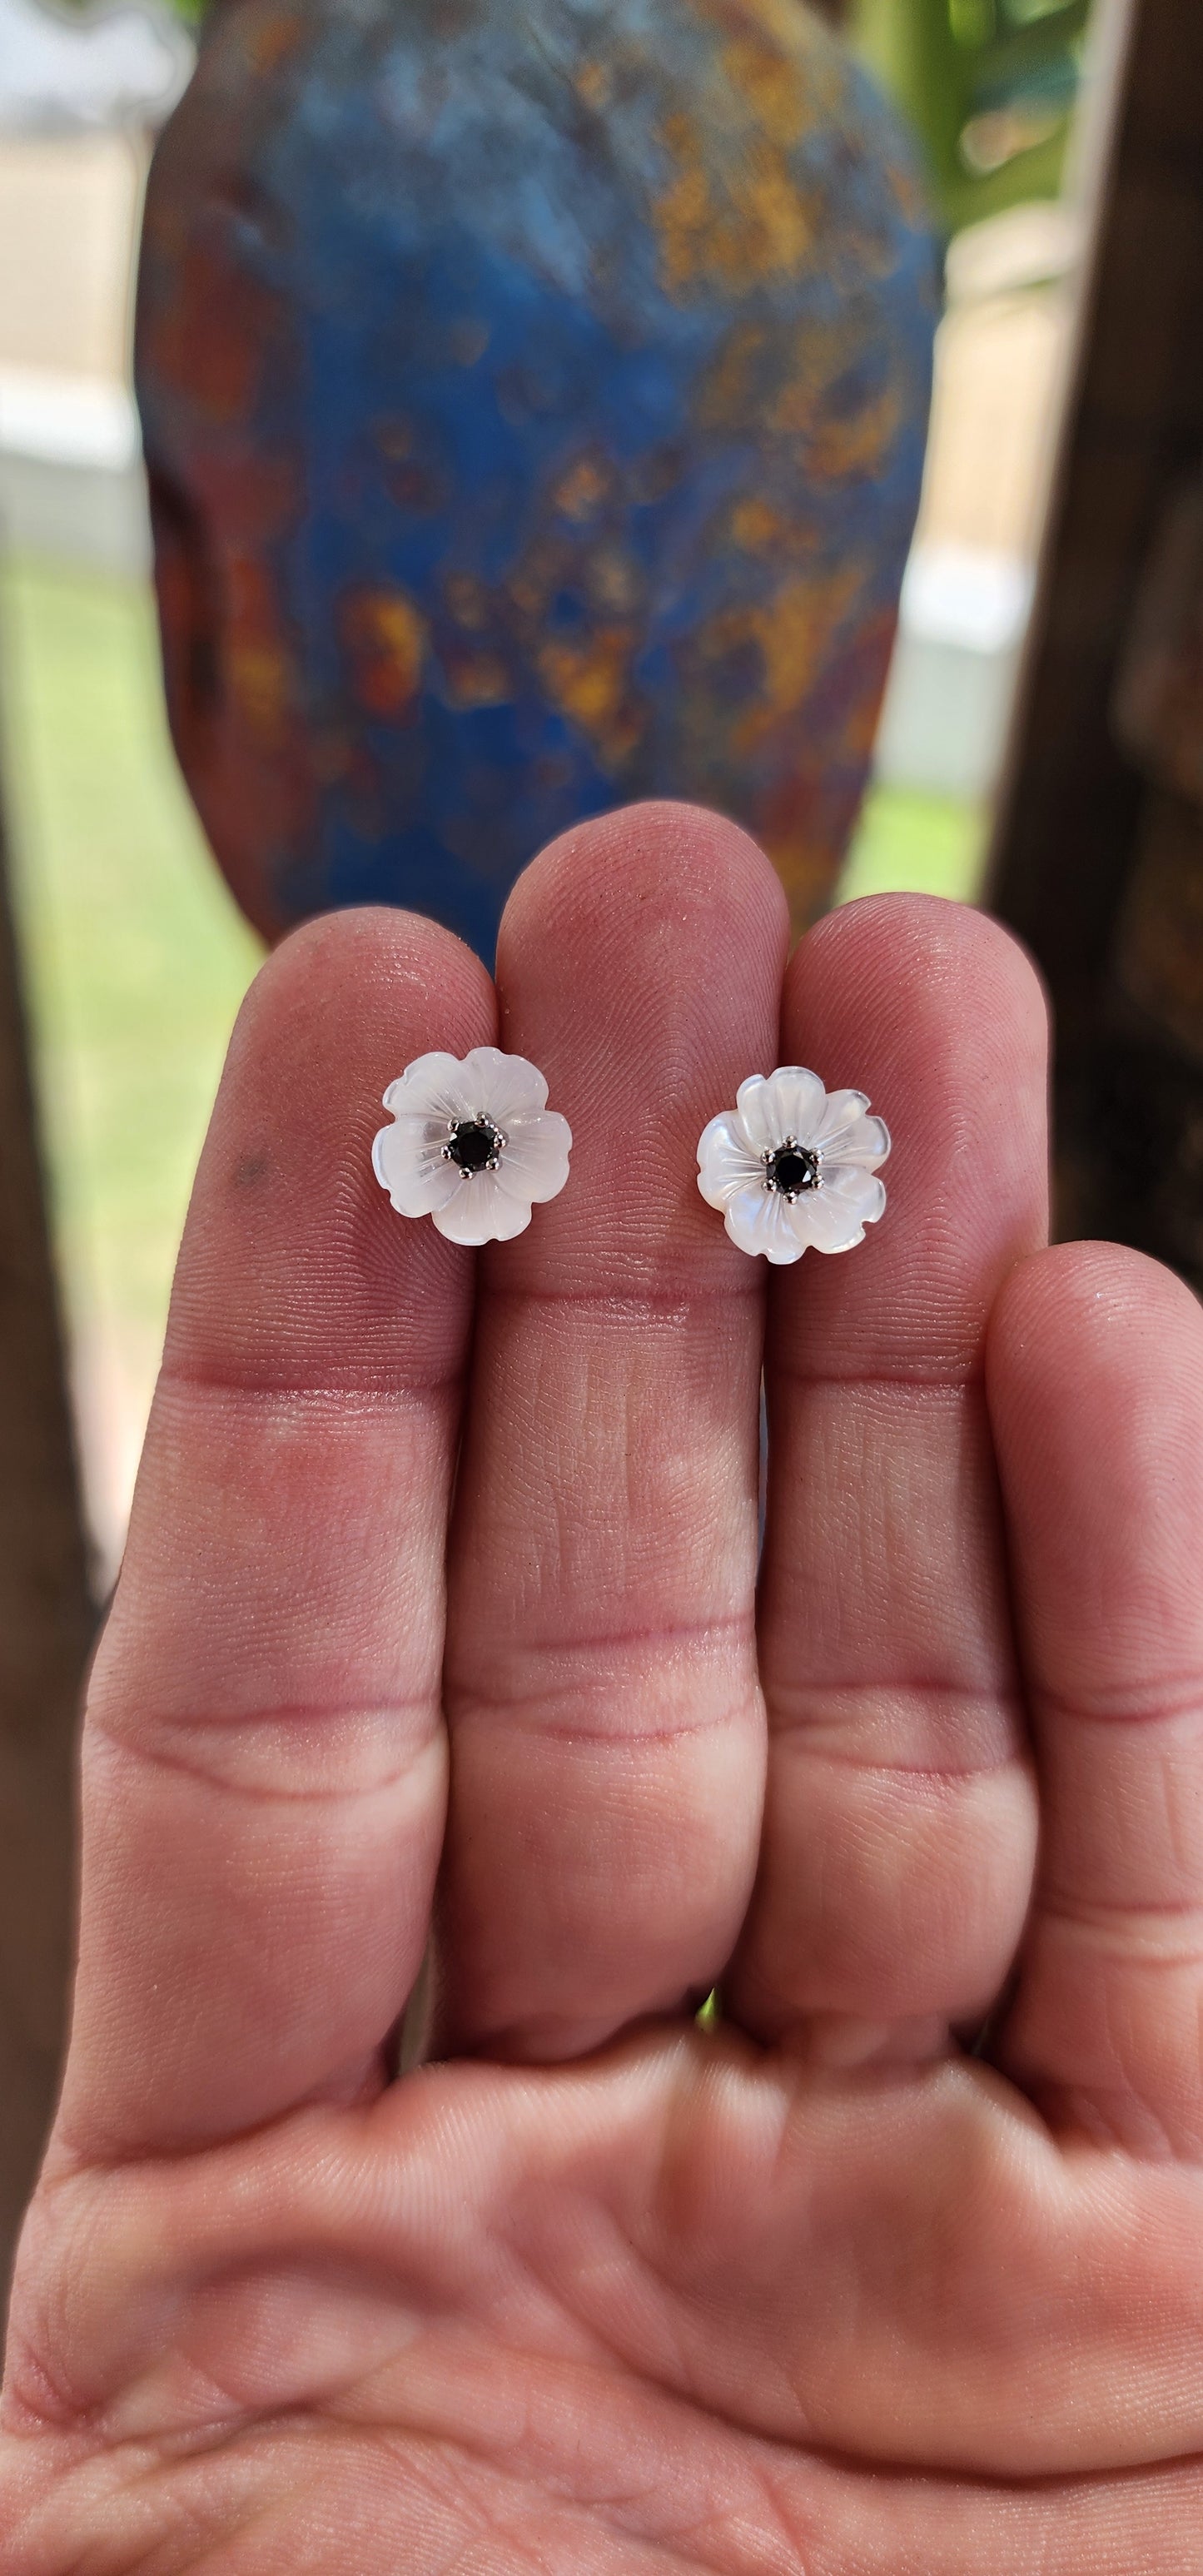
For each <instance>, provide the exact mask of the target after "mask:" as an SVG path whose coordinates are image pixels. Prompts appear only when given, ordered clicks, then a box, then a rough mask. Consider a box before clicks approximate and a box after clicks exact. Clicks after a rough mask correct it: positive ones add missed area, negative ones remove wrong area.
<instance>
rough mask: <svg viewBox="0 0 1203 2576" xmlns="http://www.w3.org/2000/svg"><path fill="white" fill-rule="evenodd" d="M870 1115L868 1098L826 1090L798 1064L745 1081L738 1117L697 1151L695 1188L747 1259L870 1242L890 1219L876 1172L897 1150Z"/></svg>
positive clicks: (718, 1122)
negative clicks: (870, 1229)
mask: <svg viewBox="0 0 1203 2576" xmlns="http://www.w3.org/2000/svg"><path fill="white" fill-rule="evenodd" d="M868 1112H869V1103H868V1101H867V1099H866V1098H865V1095H864V1092H863V1091H831V1092H828V1091H825V1090H824V1088H823V1085H822V1083H821V1082H820V1080H819V1077H818V1075H817V1073H808V1072H807V1071H806V1068H805V1066H803V1065H800V1064H783V1065H779V1066H778V1068H777V1071H776V1073H771V1074H769V1076H768V1078H767V1080H766V1078H765V1076H764V1074H762V1073H753V1074H750V1075H749V1077H748V1080H747V1081H746V1082H741V1084H740V1086H739V1090H738V1091H737V1093H736V1095H735V1107H734V1109H733V1110H732V1109H728V1110H724V1112H723V1113H722V1115H721V1116H720V1117H718V1118H712V1119H711V1121H710V1124H709V1126H708V1127H707V1128H706V1129H705V1130H704V1132H703V1134H702V1136H701V1138H700V1140H699V1144H698V1188H699V1189H700V1191H701V1193H702V1196H703V1198H704V1199H705V1200H706V1201H707V1203H708V1205H709V1206H710V1207H713V1208H719V1209H721V1211H722V1215H723V1219H724V1222H725V1224H726V1228H727V1232H728V1234H729V1235H730V1237H731V1241H732V1243H737V1244H738V1245H739V1249H740V1251H741V1252H751V1253H757V1252H762V1253H764V1255H765V1257H766V1259H767V1260H769V1261H773V1262H787V1261H800V1260H801V1258H802V1255H803V1253H804V1252H806V1251H808V1250H810V1249H812V1248H813V1250H814V1251H816V1252H850V1251H851V1249H852V1246H853V1244H854V1243H862V1242H863V1241H864V1234H865V1227H866V1226H867V1225H876V1223H877V1220H878V1218H879V1217H881V1216H884V1214H885V1204H886V1193H885V1184H884V1182H882V1181H879V1180H878V1179H877V1178H876V1172H877V1166H878V1164H879V1163H884V1161H885V1159H886V1156H887V1154H888V1153H889V1150H890V1134H889V1129H888V1128H887V1126H886V1125H885V1122H884V1120H883V1119H881V1118H871V1117H870V1116H869V1114H868Z"/></svg>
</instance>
